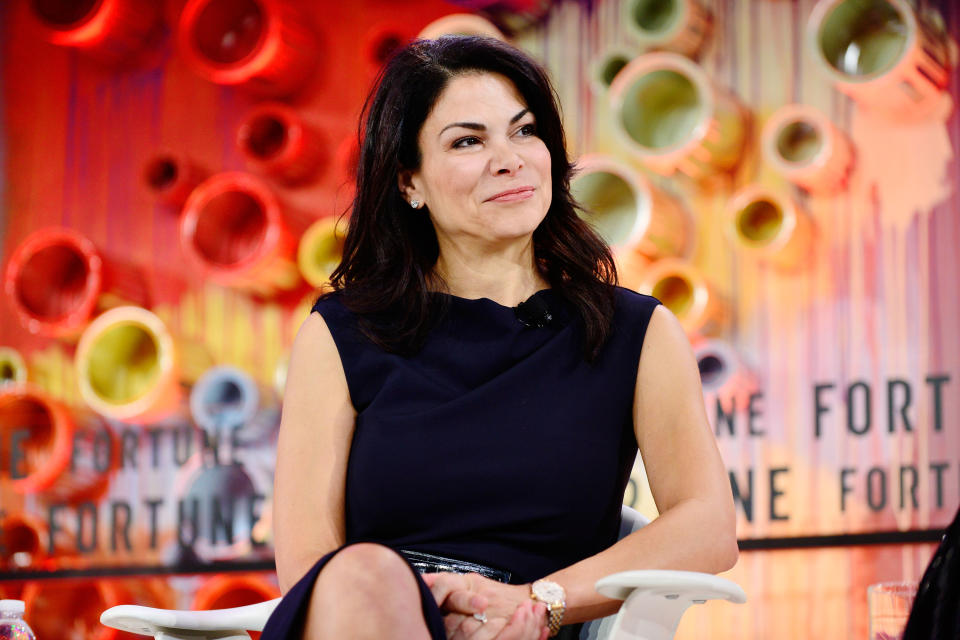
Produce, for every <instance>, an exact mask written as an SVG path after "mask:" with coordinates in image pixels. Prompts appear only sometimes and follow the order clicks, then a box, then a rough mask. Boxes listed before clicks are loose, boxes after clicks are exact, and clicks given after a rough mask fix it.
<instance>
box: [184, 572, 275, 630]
mask: <svg viewBox="0 0 960 640" xmlns="http://www.w3.org/2000/svg"><path fill="white" fill-rule="evenodd" d="M279 597H280V589H279V587H277V586H276V585H275V584H273V583H272V582H269V581H267V579H266V578H264V577H261V576H258V575H239V576H231V575H219V576H216V577H214V578H211V579H210V580H208V581H207V582H205V583H204V584H203V586H201V587H200V588H199V589H197V592H196V594H194V596H193V606H192V607H191V608H192V609H196V610H199V611H205V610H209V609H232V608H233V607H244V606H246V605H249V604H258V603H260V602H263V601H264V600H273V599H274V598H279ZM250 637H251V638H253V639H254V640H256V639H257V638H259V637H260V634H259V633H258V632H256V631H251V632H250Z"/></svg>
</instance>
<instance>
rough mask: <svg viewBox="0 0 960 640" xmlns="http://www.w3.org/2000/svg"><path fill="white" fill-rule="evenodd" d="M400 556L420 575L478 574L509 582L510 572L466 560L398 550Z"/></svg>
mask: <svg viewBox="0 0 960 640" xmlns="http://www.w3.org/2000/svg"><path fill="white" fill-rule="evenodd" d="M400 555H402V556H403V557H404V558H406V559H407V561H408V562H409V563H410V564H412V565H413V568H414V569H416V570H417V571H419V572H420V573H438V572H440V571H448V572H450V573H479V574H480V575H482V576H483V577H485V578H490V579H491V580H496V581H497V582H510V572H509V571H503V570H502V569H494V568H493V567H488V566H486V565H482V564H477V563H476V562H467V561H466V560H457V559H455V558H445V557H443V556H436V555H434V554H432V553H424V552H423V551H407V550H406V549H401V550H400Z"/></svg>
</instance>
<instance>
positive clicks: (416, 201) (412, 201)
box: [410, 200, 420, 209]
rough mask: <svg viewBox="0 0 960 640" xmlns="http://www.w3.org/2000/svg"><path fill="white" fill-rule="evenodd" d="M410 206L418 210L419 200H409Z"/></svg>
mask: <svg viewBox="0 0 960 640" xmlns="http://www.w3.org/2000/svg"><path fill="white" fill-rule="evenodd" d="M410 206H411V207H413V208H414V209H419V208H420V201H419V200H411V201H410Z"/></svg>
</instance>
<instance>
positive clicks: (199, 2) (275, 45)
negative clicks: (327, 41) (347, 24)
mask: <svg viewBox="0 0 960 640" xmlns="http://www.w3.org/2000/svg"><path fill="white" fill-rule="evenodd" d="M307 23H308V22H307V20H306V19H305V18H304V17H303V16H302V15H300V13H299V11H298V10H297V9H296V7H294V6H292V5H291V4H290V3H287V2H282V1H281V0H188V2H187V4H186V6H184V8H183V12H182V13H181V14H180V23H179V25H178V26H177V42H178V46H179V50H180V53H181V54H182V55H183V57H184V58H185V59H186V61H187V62H188V63H189V64H190V66H191V67H193V68H194V70H196V71H197V72H198V73H199V74H200V75H202V76H203V77H205V78H207V79H208V80H210V81H211V82H215V83H217V84H228V85H236V86H240V87H243V88H244V89H248V90H250V91H253V92H255V93H259V94H263V95H275V96H276V95H287V94H290V93H293V92H294V91H295V90H297V89H298V88H299V87H300V86H301V85H302V84H303V83H304V81H305V80H306V79H307V77H308V76H309V75H310V74H311V73H312V72H313V70H314V68H315V66H316V62H317V59H318V55H319V49H320V48H319V44H318V41H317V36H316V34H314V33H312V32H311V31H310V29H309V28H307V26H306V24H307Z"/></svg>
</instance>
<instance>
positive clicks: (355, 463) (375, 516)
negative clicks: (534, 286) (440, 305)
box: [263, 287, 659, 639]
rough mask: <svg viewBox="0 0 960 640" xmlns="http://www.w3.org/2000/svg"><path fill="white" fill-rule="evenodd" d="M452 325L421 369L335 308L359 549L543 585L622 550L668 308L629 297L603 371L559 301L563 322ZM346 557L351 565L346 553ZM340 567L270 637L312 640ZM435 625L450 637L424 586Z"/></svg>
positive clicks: (485, 317) (439, 333) (302, 595)
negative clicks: (643, 414)
mask: <svg viewBox="0 0 960 640" xmlns="http://www.w3.org/2000/svg"><path fill="white" fill-rule="evenodd" d="M434 295H442V296H447V297H448V298H449V305H448V310H447V313H446V314H445V316H444V317H443V319H442V320H441V321H440V322H439V323H438V325H437V326H436V327H435V328H434V329H433V331H432V332H431V333H430V335H429V336H428V338H427V340H426V342H425V344H424V346H423V348H422V349H421V350H420V351H419V352H418V353H417V354H416V355H414V356H412V357H404V356H400V355H396V354H391V353H387V352H385V351H384V350H382V349H380V348H379V347H377V346H376V345H374V344H373V343H372V342H370V341H369V340H368V339H367V338H365V337H364V336H363V335H362V334H361V333H360V332H359V330H358V328H357V325H356V317H355V316H354V314H353V313H352V312H350V311H349V310H348V309H347V308H346V307H345V306H344V305H343V303H342V302H341V301H340V299H339V296H338V295H337V294H334V295H333V296H330V297H327V298H326V299H322V300H319V301H318V302H317V303H316V304H315V305H314V307H313V309H312V311H314V312H317V313H320V314H321V315H322V316H323V318H324V320H325V322H326V324H327V326H328V328H329V330H330V332H331V335H332V336H333V339H334V342H335V343H336V346H337V349H338V351H339V354H340V359H341V362H342V364H343V368H344V372H345V374H346V378H347V384H348V387H349V391H350V398H351V400H352V402H353V405H354V408H355V409H356V411H357V418H356V425H355V429H354V435H353V442H352V445H351V450H350V459H349V462H348V466H347V478H346V536H347V540H348V543H353V542H361V541H375V542H379V543H382V544H384V545H387V546H389V547H392V548H394V549H398V550H399V549H404V550H411V551H423V552H428V553H432V554H436V555H440V556H446V557H450V558H457V559H460V560H466V561H470V562H476V563H480V564H483V565H487V566H489V567H493V568H497V569H502V570H505V571H508V572H510V574H511V580H510V581H511V582H512V583H515V584H516V583H525V582H531V581H533V580H536V579H538V578H541V577H543V576H546V575H548V574H550V573H552V572H554V571H557V570H559V569H562V568H564V567H567V566H569V565H571V564H574V563H575V562H578V561H579V560H582V559H584V558H586V557H588V556H591V555H594V554H596V553H598V552H600V551H602V550H603V549H605V548H607V547H609V546H610V545H611V544H613V543H614V542H615V541H616V539H617V534H618V529H619V525H620V505H621V503H622V501H623V494H624V490H625V488H626V485H627V482H628V480H629V476H630V471H631V468H632V466H633V462H634V459H635V457H636V452H637V444H636V437H635V435H634V427H633V416H632V409H633V397H634V386H635V384H636V376H637V364H638V361H639V357H640V350H641V347H642V345H643V338H644V335H645V333H646V329H647V325H648V322H649V320H650V317H651V315H652V314H653V310H654V308H655V307H656V305H657V304H659V302H658V301H657V300H656V299H655V298H653V297H650V296H646V295H642V294H638V293H635V292H633V291H630V290H628V289H624V288H622V287H617V289H616V311H615V314H614V319H613V332H612V333H611V336H610V338H609V339H608V341H607V342H606V343H605V344H604V346H603V348H602V350H601V351H600V354H599V356H598V357H597V358H596V359H595V360H594V362H593V363H587V362H586V361H585V360H584V359H583V356H582V353H583V351H582V335H583V334H582V323H581V322H580V320H579V318H578V317H577V316H576V312H575V309H574V308H573V307H572V306H571V305H570V304H569V303H568V302H567V301H566V300H565V299H563V298H562V297H561V296H560V294H559V293H558V292H557V291H556V290H553V289H544V290H542V291H539V292H537V293H535V294H534V296H533V297H542V301H543V302H545V303H546V304H547V306H548V307H549V308H550V310H551V312H552V315H553V320H552V322H551V323H550V324H548V325H547V326H545V327H540V328H533V327H528V326H526V325H524V324H523V323H521V322H520V321H519V320H518V318H517V316H516V314H515V312H514V309H513V308H512V307H505V306H503V305H501V304H499V303H497V302H494V301H493V300H490V299H488V298H480V299H466V298H460V297H457V296H453V295H450V294H445V293H436V294H434ZM333 553H335V552H333ZM333 553H331V554H328V555H327V556H325V557H324V558H322V559H321V560H319V561H318V562H317V564H316V565H315V566H314V567H313V569H312V570H311V571H309V572H308V573H307V575H305V576H304V577H303V579H301V581H300V582H299V583H298V584H297V585H296V586H295V587H293V588H292V589H291V590H290V592H288V593H287V594H286V595H285V596H284V598H283V601H282V602H281V604H280V605H279V606H278V607H277V610H276V611H275V612H274V614H273V616H271V618H270V620H269V621H268V624H267V628H266V629H265V631H264V636H263V638H265V639H272V638H298V637H299V634H300V633H301V631H300V629H301V628H302V624H303V619H304V617H305V610H306V605H307V603H308V602H309V598H310V592H311V590H312V587H313V582H314V580H315V579H316V576H317V574H318V573H319V571H320V569H322V566H323V564H324V563H325V562H326V560H327V559H329V557H331V556H332V555H333ZM417 579H418V584H419V585H420V588H421V593H422V596H423V597H422V601H423V611H424V617H425V619H426V620H427V623H428V627H430V629H431V633H432V634H433V637H435V638H445V635H444V631H443V625H442V617H441V614H440V611H439V609H438V608H437V605H436V603H435V602H434V601H433V598H432V597H431V596H430V593H429V589H427V587H426V584H425V583H423V581H422V580H420V579H419V576H418V578H417Z"/></svg>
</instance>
